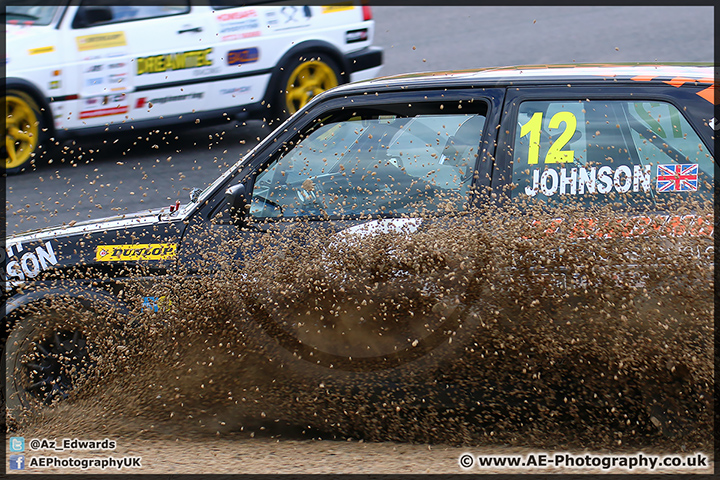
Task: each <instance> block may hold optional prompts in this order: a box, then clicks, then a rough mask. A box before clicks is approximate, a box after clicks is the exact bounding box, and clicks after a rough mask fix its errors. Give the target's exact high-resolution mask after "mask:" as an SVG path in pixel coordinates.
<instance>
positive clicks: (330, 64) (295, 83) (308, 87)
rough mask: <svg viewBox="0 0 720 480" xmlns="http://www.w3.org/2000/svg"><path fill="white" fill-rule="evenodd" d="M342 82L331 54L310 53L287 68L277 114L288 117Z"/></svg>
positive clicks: (280, 85)
mask: <svg viewBox="0 0 720 480" xmlns="http://www.w3.org/2000/svg"><path fill="white" fill-rule="evenodd" d="M341 81H342V75H341V74H340V69H339V67H338V66H337V64H336V63H335V62H334V61H333V60H332V59H331V58H330V56H329V55H327V54H319V53H315V52H309V53H305V54H302V55H301V56H300V57H298V58H296V59H295V60H294V61H291V62H289V63H287V64H285V65H284V66H283V69H282V75H281V77H280V82H279V88H280V91H279V92H278V94H277V97H276V98H275V106H276V108H275V115H276V116H277V118H278V119H279V120H284V119H286V118H288V117H289V116H290V115H292V114H293V113H295V112H297V111H298V110H300V108H302V107H303V106H305V104H306V103H307V102H309V101H310V99H312V98H313V97H314V96H316V95H318V94H319V93H322V92H324V91H325V90H328V89H330V88H333V87H337V86H338V85H339V84H340V82H341Z"/></svg>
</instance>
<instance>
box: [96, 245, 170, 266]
mask: <svg viewBox="0 0 720 480" xmlns="http://www.w3.org/2000/svg"><path fill="white" fill-rule="evenodd" d="M177 248H178V245H177V243H149V244H138V245H98V246H97V247H95V260H97V261H99V262H124V261H133V260H166V259H168V258H174V257H175V256H176V255H177Z"/></svg>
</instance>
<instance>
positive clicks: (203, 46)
mask: <svg viewBox="0 0 720 480" xmlns="http://www.w3.org/2000/svg"><path fill="white" fill-rule="evenodd" d="M111 3H113V2H109V1H103V0H82V1H81V2H80V5H79V6H78V8H77V9H76V10H75V12H74V14H73V15H71V17H72V18H68V19H66V20H65V21H66V22H69V24H68V25H67V28H66V32H67V34H68V35H69V37H70V38H69V39H68V40H69V41H68V42H67V43H66V44H67V45H69V46H70V47H71V48H74V49H75V52H76V63H75V64H74V65H72V66H74V74H75V75H74V76H75V79H74V83H75V84H76V85H77V86H78V93H79V104H78V108H77V109H75V110H76V111H75V112H69V113H68V122H69V123H68V124H67V125H66V126H67V127H68V128H82V127H85V126H96V125H105V124H108V123H120V122H124V121H126V120H130V121H137V120H143V119H151V118H157V117H161V116H164V115H169V114H173V113H183V112H191V111H192V110H194V109H195V108H196V106H197V105H198V104H199V103H200V102H199V100H201V99H202V96H203V95H204V85H202V83H199V84H196V85H194V86H191V87H190V88H188V89H187V90H188V91H185V90H186V89H184V88H182V86H181V85H179V84H182V83H187V81H188V80H191V79H197V78H198V72H202V71H205V72H207V70H208V68H211V67H212V65H213V63H214V62H215V59H214V58H213V57H214V55H213V53H214V52H213V50H212V47H211V46H209V44H210V40H211V38H210V36H211V34H210V31H209V29H208V26H207V25H206V20H207V16H206V15H202V13H203V11H205V12H206V11H207V7H195V8H196V9H201V11H200V12H196V11H193V8H192V7H191V6H190V3H189V0H185V1H177V0H175V1H173V2H172V4H168V5H164V6H163V5H158V4H156V5H152V6H138V5H117V4H115V5H111ZM115 3H117V2H115ZM153 100H155V102H153Z"/></svg>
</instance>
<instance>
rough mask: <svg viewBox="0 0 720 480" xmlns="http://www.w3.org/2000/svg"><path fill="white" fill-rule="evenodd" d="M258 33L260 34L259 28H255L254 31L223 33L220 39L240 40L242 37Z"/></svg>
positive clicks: (257, 35) (226, 40)
mask: <svg viewBox="0 0 720 480" xmlns="http://www.w3.org/2000/svg"><path fill="white" fill-rule="evenodd" d="M260 35H262V32H261V31H260V30H257V31H255V32H243V33H235V34H232V35H223V37H222V39H221V40H222V41H223V42H229V41H232V40H240V39H243V38H252V37H259V36H260Z"/></svg>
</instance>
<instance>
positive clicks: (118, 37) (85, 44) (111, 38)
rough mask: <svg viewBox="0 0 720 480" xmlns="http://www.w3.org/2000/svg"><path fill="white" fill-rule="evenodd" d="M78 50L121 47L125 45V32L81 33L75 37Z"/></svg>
mask: <svg viewBox="0 0 720 480" xmlns="http://www.w3.org/2000/svg"><path fill="white" fill-rule="evenodd" d="M75 41H76V42H77V47H78V50H79V51H81V52H84V51H86V50H96V49H99V48H111V47H123V46H125V45H127V42H126V40H125V32H108V33H97V34H95V35H83V36H82V37H76V38H75Z"/></svg>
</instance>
